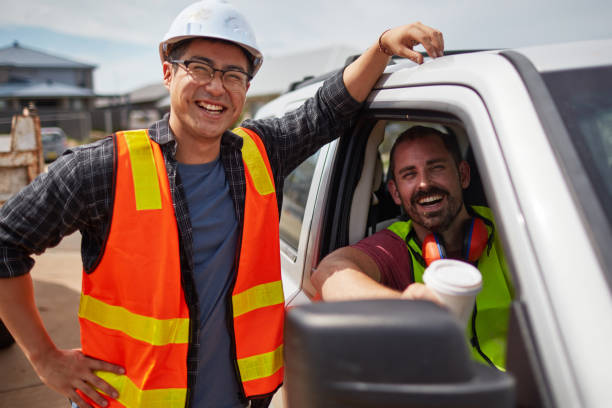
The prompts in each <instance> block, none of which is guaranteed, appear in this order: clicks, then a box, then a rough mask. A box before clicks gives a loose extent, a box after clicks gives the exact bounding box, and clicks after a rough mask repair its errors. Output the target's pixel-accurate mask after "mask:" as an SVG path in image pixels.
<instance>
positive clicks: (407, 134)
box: [389, 125, 462, 180]
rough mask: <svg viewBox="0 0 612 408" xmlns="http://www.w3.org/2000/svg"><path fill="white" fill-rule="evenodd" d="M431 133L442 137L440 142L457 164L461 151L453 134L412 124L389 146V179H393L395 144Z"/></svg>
mask: <svg viewBox="0 0 612 408" xmlns="http://www.w3.org/2000/svg"><path fill="white" fill-rule="evenodd" d="M432 135H433V136H438V137H439V138H440V139H442V143H443V144H444V147H445V148H446V150H447V151H448V152H449V153H450V155H451V157H452V158H453V160H454V161H455V164H456V165H457V166H459V163H460V162H461V160H462V159H461V152H460V151H459V144H458V143H457V139H456V138H455V137H454V136H452V135H449V134H447V133H444V132H440V131H439V130H437V129H434V128H432V127H428V126H420V125H417V126H412V127H411V128H409V129H408V130H405V131H404V132H402V133H401V134H400V135H399V136H398V137H397V139H395V142H394V143H393V147H391V153H390V154H389V157H390V160H389V179H390V180H395V159H394V155H395V149H396V148H397V146H399V145H400V144H402V143H404V142H410V141H413V140H417V139H422V138H424V137H427V136H432Z"/></svg>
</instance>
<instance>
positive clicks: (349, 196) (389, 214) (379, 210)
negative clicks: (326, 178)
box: [319, 116, 546, 406]
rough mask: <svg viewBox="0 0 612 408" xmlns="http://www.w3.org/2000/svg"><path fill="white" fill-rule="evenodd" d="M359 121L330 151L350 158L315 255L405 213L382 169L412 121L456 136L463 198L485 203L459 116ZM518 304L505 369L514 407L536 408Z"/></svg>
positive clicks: (535, 373)
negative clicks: (465, 177)
mask: <svg viewBox="0 0 612 408" xmlns="http://www.w3.org/2000/svg"><path fill="white" fill-rule="evenodd" d="M365 120H369V123H367V124H362V126H357V127H356V128H357V129H362V130H361V132H363V133H361V134H359V131H357V132H358V133H357V134H353V135H351V136H350V137H346V138H341V140H340V146H339V148H338V151H337V152H336V155H337V156H336V157H342V156H343V155H346V156H345V157H351V160H340V161H339V162H338V163H337V164H336V168H335V169H334V172H333V175H332V180H331V183H332V184H331V187H330V190H331V191H334V194H337V197H336V198H335V199H334V198H332V199H330V200H328V202H330V203H332V202H333V203H334V204H333V205H331V204H330V207H328V208H327V211H326V221H325V222H324V225H325V226H324V228H330V229H329V230H327V232H326V233H324V234H323V237H324V238H323V241H324V242H323V244H322V245H321V253H320V258H319V259H322V258H323V257H324V256H325V255H326V253H328V252H331V251H333V250H334V249H335V248H338V247H341V246H345V245H350V244H353V243H356V242H357V241H359V240H360V239H362V238H364V237H366V236H369V235H371V234H373V233H375V232H377V231H380V230H381V229H384V228H386V227H387V226H389V225H391V224H392V223H393V222H395V221H397V220H400V219H403V218H402V217H405V215H403V214H402V213H401V211H400V208H399V206H397V205H396V204H395V203H394V202H393V200H392V198H391V195H390V193H389V191H388V189H387V181H388V178H389V174H388V171H387V170H388V166H389V152H390V150H391V147H392V145H393V142H394V141H395V139H396V138H397V136H398V135H399V134H400V133H402V132H403V131H404V130H406V129H408V128H410V127H412V126H415V125H422V126H430V127H433V128H436V129H437V130H440V131H442V132H445V133H448V134H451V135H454V136H455V137H456V138H457V141H458V144H459V147H460V150H461V153H462V156H463V158H464V159H465V160H466V161H467V162H468V163H469V165H470V169H471V182H470V186H469V187H468V189H466V190H465V191H464V201H465V203H466V204H468V205H485V206H486V205H487V198H486V195H485V191H484V187H483V183H482V180H481V178H480V173H479V171H478V166H477V162H476V159H475V157H474V153H473V150H472V148H471V147H470V144H469V138H468V135H467V132H466V130H465V128H464V126H463V124H462V123H461V122H460V121H459V120H452V119H449V120H442V121H421V120H416V121H413V120H410V121H409V120H397V119H396V118H394V117H384V116H383V117H380V116H379V117H375V118H369V119H365ZM340 162H343V164H342V165H341V163H340ZM347 215H348V216H347ZM330 217H331V218H330ZM326 239H327V241H326V242H325V240H326ZM520 308H521V304H520V302H518V301H515V302H513V306H512V311H511V317H510V323H509V324H510V327H509V332H508V333H509V334H508V335H509V338H508V351H507V353H508V354H507V355H508V367H507V368H508V371H510V372H512V373H513V374H514V376H515V378H516V379H517V399H518V402H519V406H542V399H543V398H545V396H542V395H540V393H539V392H538V387H536V384H540V385H542V384H545V382H546V381H545V380H544V379H543V378H542V376H541V374H540V373H539V370H538V369H537V367H538V365H539V364H538V362H537V361H529V358H531V359H532V360H533V359H534V358H535V359H537V353H527V352H526V350H527V347H529V344H530V342H529V341H526V340H525V338H524V337H523V336H525V333H529V331H530V330H529V324H530V323H529V321H528V319H527V318H526V317H525V316H526V313H525V311H524V310H521V309H520ZM534 355H536V357H533V356H534ZM527 356H531V357H529V358H527Z"/></svg>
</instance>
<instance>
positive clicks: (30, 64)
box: [0, 41, 96, 69]
mask: <svg viewBox="0 0 612 408" xmlns="http://www.w3.org/2000/svg"><path fill="white" fill-rule="evenodd" d="M0 66H4V67H7V66H8V67H21V68H85V69H87V68H89V69H93V68H95V67H96V66H95V65H91V64H84V63H82V62H77V61H73V60H69V59H67V58H63V57H59V56H56V55H51V54H47V53H46V52H42V51H38V50H34V49H31V48H26V47H23V46H21V45H19V43H18V42H17V41H15V42H14V43H13V45H11V46H9V47H4V48H0Z"/></svg>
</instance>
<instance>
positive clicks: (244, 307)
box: [232, 281, 285, 317]
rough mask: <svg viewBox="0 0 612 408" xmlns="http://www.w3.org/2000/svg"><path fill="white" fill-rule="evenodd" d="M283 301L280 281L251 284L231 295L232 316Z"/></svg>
mask: <svg viewBox="0 0 612 408" xmlns="http://www.w3.org/2000/svg"><path fill="white" fill-rule="evenodd" d="M284 301H285V297H284V295H283V284H282V282H281V281H275V282H270V283H263V284H261V285H257V286H253V287H252V288H249V289H247V290H245V291H244V292H241V293H238V294H236V295H234V296H232V305H233V309H234V317H238V316H240V315H243V314H245V313H248V312H250V311H252V310H255V309H260V308H262V307H266V306H272V305H278V304H280V303H283V302H284Z"/></svg>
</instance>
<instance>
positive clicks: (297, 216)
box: [280, 151, 319, 251]
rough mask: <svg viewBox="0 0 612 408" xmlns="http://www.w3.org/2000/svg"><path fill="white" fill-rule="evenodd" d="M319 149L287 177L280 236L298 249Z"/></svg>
mask: <svg viewBox="0 0 612 408" xmlns="http://www.w3.org/2000/svg"><path fill="white" fill-rule="evenodd" d="M318 158H319V151H317V152H316V153H315V154H313V155H312V156H310V157H309V158H308V159H306V160H305V161H304V162H303V163H302V164H300V165H299V166H298V167H297V168H296V169H295V170H293V171H292V172H291V173H289V176H287V178H286V179H285V187H284V189H283V207H282V209H281V214H280V238H281V239H282V240H283V241H285V242H286V243H287V244H288V245H290V246H291V247H292V248H294V249H295V250H296V251H297V248H298V244H299V241H300V232H301V230H302V222H303V219H304V209H305V208H306V200H307V199H308V193H309V191H310V185H311V184H312V176H313V174H314V170H315V166H316V164H317V159H318Z"/></svg>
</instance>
